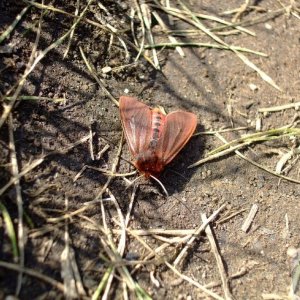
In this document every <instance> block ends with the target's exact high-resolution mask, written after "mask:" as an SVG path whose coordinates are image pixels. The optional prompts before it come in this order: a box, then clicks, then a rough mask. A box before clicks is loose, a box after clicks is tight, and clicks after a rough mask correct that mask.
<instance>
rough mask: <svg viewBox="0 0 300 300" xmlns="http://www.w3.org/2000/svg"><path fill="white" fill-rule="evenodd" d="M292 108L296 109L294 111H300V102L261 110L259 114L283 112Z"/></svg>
mask: <svg viewBox="0 0 300 300" xmlns="http://www.w3.org/2000/svg"><path fill="white" fill-rule="evenodd" d="M290 108H294V109H296V110H298V109H299V108H300V102H295V103H289V104H284V105H279V106H272V107H265V108H259V109H258V112H260V113H268V112H276V111H282V110H285V109H290Z"/></svg>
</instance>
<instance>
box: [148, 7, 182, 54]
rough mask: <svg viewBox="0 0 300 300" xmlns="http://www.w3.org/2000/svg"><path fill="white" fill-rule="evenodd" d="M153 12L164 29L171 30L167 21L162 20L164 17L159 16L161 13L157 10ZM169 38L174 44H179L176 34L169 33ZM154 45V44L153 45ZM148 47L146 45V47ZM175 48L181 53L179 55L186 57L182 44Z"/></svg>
mask: <svg viewBox="0 0 300 300" xmlns="http://www.w3.org/2000/svg"><path fill="white" fill-rule="evenodd" d="M152 14H153V16H154V17H155V19H156V20H157V22H158V24H159V25H160V27H161V28H162V29H163V30H164V31H168V30H169V28H168V26H167V25H166V23H165V22H164V21H163V20H162V18H161V17H160V16H159V14H158V13H157V12H156V11H153V12H152ZM168 38H169V40H170V42H171V43H172V44H178V42H177V40H176V38H175V37H174V36H172V35H168ZM156 45H157V44H155V46H156ZM151 46H152V45H150V47H151ZM153 46H154V45H153ZM145 48H146V47H145ZM175 49H176V51H177V52H178V53H179V55H180V56H181V57H184V56H185V55H184V52H183V50H182V49H181V47H180V46H178V45H177V46H175Z"/></svg>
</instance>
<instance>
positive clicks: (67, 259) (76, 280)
mask: <svg viewBox="0 0 300 300" xmlns="http://www.w3.org/2000/svg"><path fill="white" fill-rule="evenodd" d="M65 203H66V208H65V210H67V209H68V199H67V198H66V200H65ZM68 230H69V228H68V222H67V221H66V222H65V235H64V240H65V247H64V250H63V251H62V253H61V256H60V262H61V276H62V278H63V279H64V295H65V298H66V299H75V298H76V299H77V298H79V297H82V296H86V293H85V290H84V287H83V284H82V281H81V277H80V273H79V270H78V266H77V263H76V259H75V252H74V250H73V248H72V246H71V245H70V236H69V231H68Z"/></svg>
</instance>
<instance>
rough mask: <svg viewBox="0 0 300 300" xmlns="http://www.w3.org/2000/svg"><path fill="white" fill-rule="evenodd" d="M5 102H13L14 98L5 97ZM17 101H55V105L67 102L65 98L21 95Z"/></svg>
mask: <svg viewBox="0 0 300 300" xmlns="http://www.w3.org/2000/svg"><path fill="white" fill-rule="evenodd" d="M4 100H9V101H11V100H13V97H5V98H4ZM17 100H22V101H24V100H26V101H53V102H54V103H60V102H65V101H66V99H65V98H50V97H41V96H25V95H20V96H18V97H17Z"/></svg>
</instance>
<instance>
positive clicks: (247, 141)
mask: <svg viewBox="0 0 300 300" xmlns="http://www.w3.org/2000/svg"><path fill="white" fill-rule="evenodd" d="M215 135H216V136H217V135H219V133H218V132H216V133H215ZM299 135H300V129H299V128H287V127H282V128H277V129H270V130H267V131H263V132H257V133H253V134H248V135H245V136H243V137H241V138H238V139H235V140H233V141H230V142H226V143H225V144H224V145H222V146H220V147H218V148H216V149H214V150H212V151H210V152H209V153H208V154H207V157H206V158H203V159H201V160H199V161H197V162H196V163H194V164H192V165H190V166H189V168H193V167H196V166H199V165H200V164H203V163H205V162H208V161H211V160H214V159H216V158H219V157H222V156H224V155H228V154H230V153H232V152H234V151H237V150H238V149H242V148H244V147H246V146H249V145H251V144H253V143H258V142H263V141H271V140H277V139H282V138H284V137H290V136H299Z"/></svg>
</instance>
